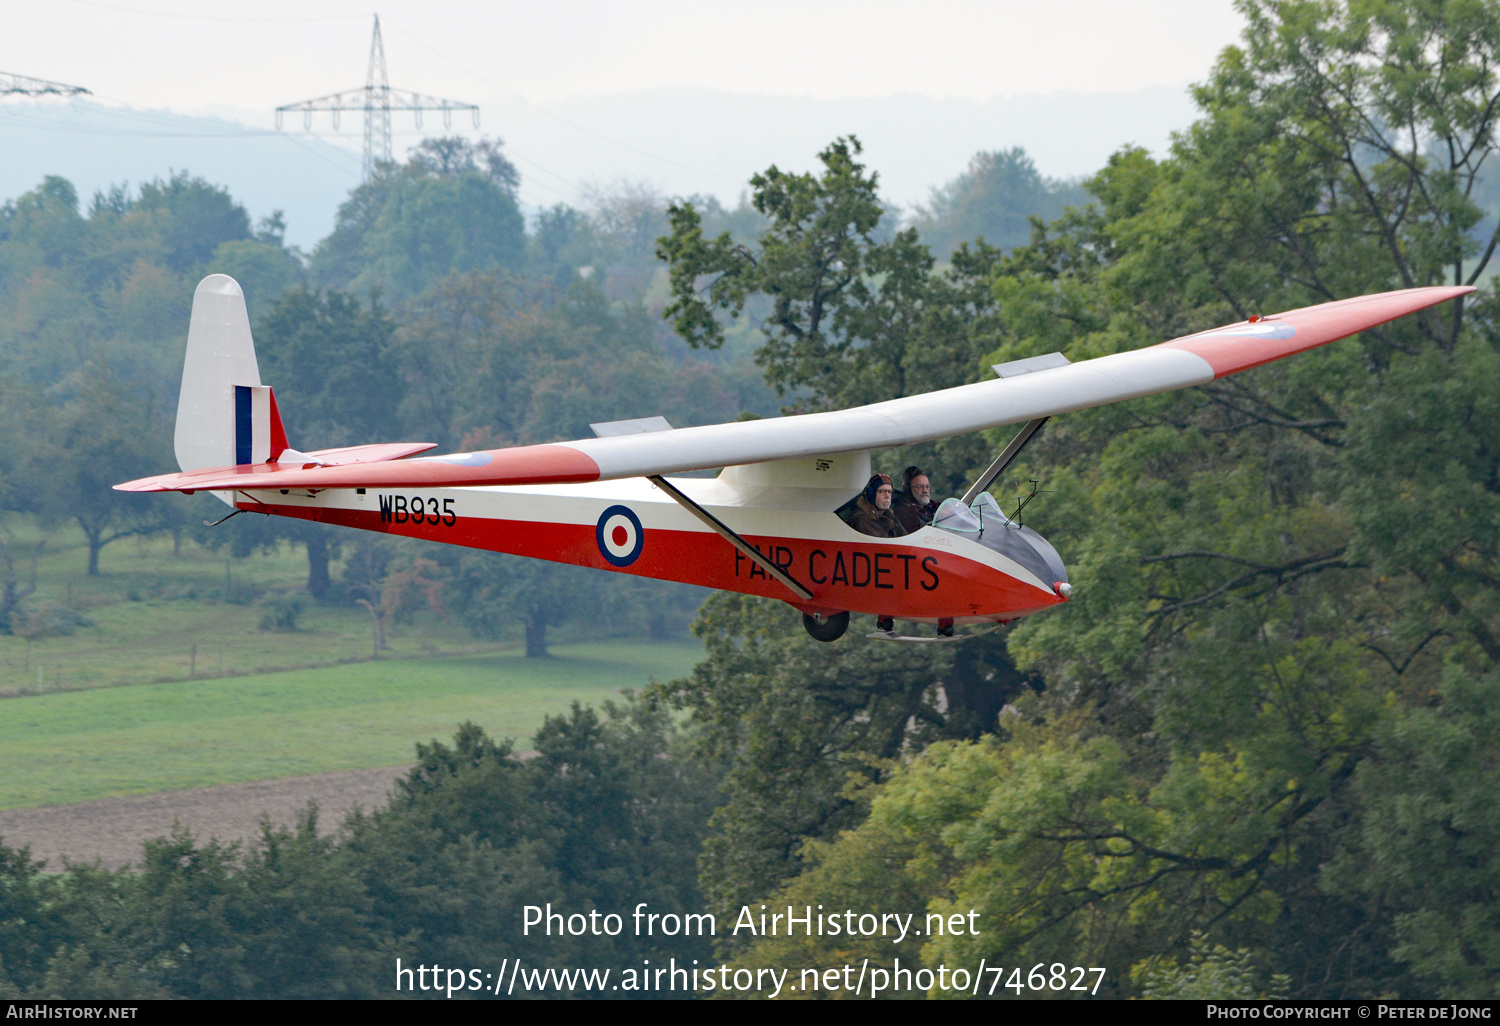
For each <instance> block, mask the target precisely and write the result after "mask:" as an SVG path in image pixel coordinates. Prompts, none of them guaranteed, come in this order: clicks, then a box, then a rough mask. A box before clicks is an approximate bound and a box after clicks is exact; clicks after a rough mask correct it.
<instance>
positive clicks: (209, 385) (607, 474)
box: [115, 274, 1474, 641]
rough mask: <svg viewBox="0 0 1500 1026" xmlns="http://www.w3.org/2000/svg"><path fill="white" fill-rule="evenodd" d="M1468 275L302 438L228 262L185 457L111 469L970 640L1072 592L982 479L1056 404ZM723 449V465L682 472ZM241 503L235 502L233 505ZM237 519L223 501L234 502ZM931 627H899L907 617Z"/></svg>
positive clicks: (210, 296)
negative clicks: (1075, 343) (855, 394)
mask: <svg viewBox="0 0 1500 1026" xmlns="http://www.w3.org/2000/svg"><path fill="white" fill-rule="evenodd" d="M1472 291H1474V290H1473V289H1472V288H1470V287H1467V286H1452V287H1431V288H1416V289H1403V290H1401V291H1397V292H1384V293H1380V294H1378V295H1371V296H1360V297H1358V298H1355V299H1345V300H1340V301H1338V302H1333V303H1323V304H1320V305H1318V306H1309V307H1304V308H1302V309H1298V310H1290V311H1287V312H1285V313H1281V314H1276V315H1272V316H1268V317H1252V318H1251V319H1249V320H1247V321H1242V322H1240V323H1238V324H1231V325H1228V326H1225V327H1222V328H1215V329H1213V330H1211V331H1204V332H1200V333H1198V334H1196V335H1189V336H1186V337H1184V338H1179V339H1174V340H1172V341H1170V342H1163V343H1161V344H1159V345H1154V346H1149V347H1147V348H1144V349H1138V350H1135V351H1133V352H1126V353H1117V354H1115V355H1112V356H1105V357H1100V358H1098V359H1094V360H1087V361H1082V362H1079V363H1071V362H1069V361H1068V360H1067V358H1066V357H1064V356H1063V355H1062V354H1061V353H1052V354H1049V355H1046V356H1038V357H1032V358H1029V359H1025V360H1018V361H1015V362H1013V363H1008V364H1001V365H997V366H996V367H995V373H996V376H995V377H994V378H993V379H991V380H987V381H982V382H979V383H977V384H971V385H962V386H959V387H957V388H949V389H944V390H942V391H938V392H929V393H926V394H924V395H915V396H908V397H906V398H902V399H892V400H890V401H888V402H882V403H875V404H872V405H870V406H861V407H858V408H856V409H851V410H839V411H834V412H828V413H811V414H804V415H801V416H791V417H779V418H774V419H767V420H752V421H740V422H736V423H732V424H714V425H708V426H704V427H690V428H678V429H674V428H672V426H671V425H670V424H668V423H667V422H666V420H665V419H663V418H661V417H651V418H646V419H642V420H630V421H615V422H611V423H606V424H595V425H592V427H593V428H594V430H595V434H596V435H597V436H598V437H595V438H587V439H580V440H578V441H571V442H557V443H549V444H546V445H526V446H516V447H513V448H508V449H492V450H486V451H482V452H469V453H455V454H452V455H444V456H419V455H417V454H418V453H423V452H426V451H428V450H430V449H432V448H434V446H433V445H431V444H429V443H410V444H379V445H363V446H352V447H347V448H341V449H323V450H317V451H313V452H299V451H297V450H295V449H293V448H291V447H290V446H289V445H288V443H287V438H286V432H285V430H284V429H283V428H282V424H281V416H280V413H279V412H278V410H277V407H276V397H275V395H274V393H273V392H272V390H271V388H270V387H269V386H266V385H262V384H261V381H260V371H259V369H258V367H257V365H256V360H255V347H254V344H253V342H252V340H251V336H250V322H249V318H248V317H247V315H246V312H245V300H244V295H243V293H242V292H241V291H240V287H239V284H238V283H237V282H235V280H234V279H233V278H230V277H228V276H227V275H222V274H215V275H210V276H209V277H207V278H205V279H204V280H203V281H202V283H200V284H199V286H198V289H197V291H196V293H195V294H194V298H193V312H192V322H191V325H190V327H189V331H188V345H187V356H186V360H185V363H184V366H183V371H182V392H181V395H180V398H179V400H178V407H177V424H176V435H175V450H176V455H177V462H178V464H179V466H180V467H181V470H182V472H181V473H177V474H166V475H162V476H159V477H149V478H142V479H140V480H138V481H130V482H128V483H125V484H120V485H116V486H115V487H116V488H117V489H120V490H122V491H129V492H187V493H189V494H191V493H193V492H197V491H209V492H213V493H214V494H216V495H218V496H219V498H221V499H223V500H224V501H225V502H226V503H228V504H229V505H231V506H233V507H234V508H235V511H236V513H238V512H245V511H248V512H256V513H267V514H274V515H277V516H288V517H299V518H301V519H304V520H312V521H317V522H319V523H328V524H340V525H343V526H345V527H356V528H361V529H364V530H369V531H380V532H384V533H387V534H395V535H403V536H407V537H413V538H423V539H427V540H429V541H438V542H447V543H449V544H455V545H467V546H470V547H473V548H479V549H489V550H492V551H496V552H508V553H512V554H515V555H519V556H531V557H536V558H539V559H550V560H554V561H556V562H560V563H573V564H577V565H579V566H588V567H594V568H595V569H599V570H614V571H619V572H621V573H629V574H638V575H641V576H644V577H656V578H661V579H663V580H669V581H683V582H687V583H690V584H699V585H704V586H706V587H710V588H721V589H725V590H729V591H736V592H743V593H745V594H750V595H762V596H767V597H771V598H778V599H782V600H784V601H786V602H788V603H790V604H791V605H793V606H795V607H796V608H797V609H799V610H801V612H802V614H803V624H804V626H805V627H806V628H807V631H808V633H809V634H811V635H812V636H813V637H814V638H817V639H819V640H821V641H833V640H836V639H837V638H838V637H840V636H841V635H842V634H843V633H844V631H845V630H846V629H847V627H848V623H849V614H850V613H851V612H853V613H869V614H873V615H874V616H875V617H876V618H877V625H878V628H879V629H878V630H877V632H876V634H873V635H871V637H882V638H891V639H894V640H907V641H918V640H920V641H945V640H957V639H956V638H955V634H954V625H955V624H977V625H989V626H993V625H996V624H1000V623H1006V622H1009V621H1011V620H1015V619H1017V618H1018V617H1022V616H1027V615H1029V614H1031V613H1036V612H1040V611H1041V610H1044V609H1048V608H1050V607H1052V606H1056V605H1059V604H1061V603H1064V602H1066V601H1068V597H1069V595H1070V594H1071V593H1072V586H1071V585H1070V584H1069V583H1068V573H1067V570H1066V568H1065V567H1064V565H1063V562H1062V560H1061V558H1060V557H1059V556H1058V554H1057V551H1056V550H1055V549H1054V548H1053V547H1052V546H1051V545H1049V544H1048V543H1047V542H1046V540H1045V539H1043V538H1042V537H1041V536H1040V535H1039V534H1037V533H1036V532H1035V531H1034V530H1032V529H1031V528H1029V527H1024V526H1022V525H1020V524H1019V523H1016V522H1015V521H1013V520H1011V519H1009V518H1007V517H1006V516H1005V515H1004V514H1003V513H1002V512H1001V510H1000V509H999V507H998V506H997V505H996V503H995V501H994V499H993V498H991V497H990V496H989V495H988V494H987V493H986V491H985V489H986V488H988V487H989V485H990V484H991V483H992V482H993V481H994V480H995V478H996V477H997V476H998V475H999V474H1000V473H1001V471H1003V470H1004V469H1005V467H1006V465H1007V464H1008V463H1009V462H1010V461H1011V460H1013V459H1014V458H1015V456H1016V455H1017V453H1019V452H1020V450H1021V448H1022V447H1023V446H1024V445H1025V444H1026V442H1027V441H1029V440H1030V438H1031V437H1032V436H1033V435H1034V434H1035V433H1036V431H1037V430H1038V429H1039V428H1040V427H1041V425H1042V424H1043V423H1044V422H1045V421H1046V420H1047V418H1049V417H1052V416H1055V415H1057V414H1060V413H1068V412H1070V411H1073V410H1081V409H1086V408H1088V407H1091V406H1100V405H1103V404H1105V403H1112V402H1119V401H1120V400H1123V399H1134V398H1137V397H1140V396H1146V395H1152V394H1155V393H1158V392H1166V391H1170V390H1173V389H1178V388H1187V387H1189V386H1192V385H1201V384H1205V383H1207V382H1210V381H1213V380H1215V379H1217V378H1221V377H1224V376H1226V375H1229V374H1236V373H1238V372H1240V371H1243V370H1248V369H1250V368H1251V367H1257V366H1259V365H1261V364H1263V363H1268V362H1270V361H1272V360H1279V359H1281V358H1282V357H1286V356H1291V355H1293V354H1295V353H1300V352H1302V351H1304V350H1307V349H1312V348H1314V347H1316V346H1321V345H1324V344H1326V343H1328V342H1333V341H1335V340H1337V339H1341V338H1345V337H1347V336H1349V335H1353V334H1355V333H1357V332H1360V331H1364V330H1366V329H1368V328H1373V327H1375V326H1376V325H1379V324H1383V323H1385V322H1386V321H1390V320H1393V319H1395V318H1397V317H1402V316H1404V315H1406V314H1409V313H1413V312H1415V311H1418V310H1422V309H1424V308H1426V307H1429V306H1433V305H1434V304H1437V303H1442V302H1444V301H1446V300H1449V299H1454V298H1456V297H1458V296H1462V295H1464V294H1465V293H1468V292H1472ZM1007 424H1022V425H1024V426H1023V427H1022V428H1021V430H1020V431H1019V433H1018V434H1017V435H1016V436H1015V437H1014V438H1013V439H1012V440H1011V442H1010V444H1009V445H1007V446H1006V447H1005V449H1004V450H1003V451H1002V452H1001V453H1000V454H999V456H998V457H997V458H996V459H995V461H994V463H992V464H991V465H990V467H989V468H988V469H987V470H986V471H985V472H984V473H983V474H982V475H980V477H979V478H978V479H977V480H976V481H975V482H974V483H973V485H972V486H971V487H970V488H969V489H968V491H967V493H966V494H965V495H964V496H963V497H962V498H954V499H948V500H947V501H946V502H944V503H943V504H942V506H941V507H940V508H939V510H938V512H937V514H936V516H935V517H934V520H933V523H932V525H931V526H928V527H924V528H922V529H921V530H919V531H917V532H916V533H914V534H910V535H907V536H905V537H902V538H890V539H885V538H871V537H868V536H866V535H863V534H860V533H858V532H856V531H855V530H854V529H853V528H851V527H849V526H848V525H847V524H845V523H844V521H843V520H842V519H840V517H839V516H837V515H836V511H837V510H838V509H839V508H840V507H842V506H844V505H845V504H846V503H847V502H848V501H849V500H850V498H851V497H852V496H854V495H856V494H858V493H859V492H860V490H861V489H862V488H863V487H864V486H865V483H866V481H867V480H868V479H869V477H870V451H871V450H872V449H879V448H887V447H892V446H902V445H911V444H913V443H917V442H926V441H931V440H933V439H937V438H944V437H947V436H950V435H956V434H962V433H965V432H970V431H981V430H985V429H988V428H996V427H1001V426H1004V425H1007ZM714 468H723V469H722V470H720V472H719V474H718V476H716V477H713V478H682V477H678V478H672V477H669V476H668V475H672V474H681V473H685V472H688V471H695V470H708V469H714ZM229 515H230V516H234V515H235V513H231V514H229ZM226 519H227V518H226ZM896 619H900V620H903V621H907V622H915V623H928V624H934V625H936V627H937V635H938V636H937V637H935V638H931V637H923V638H915V637H913V638H903V637H901V636H899V635H897V634H896V633H895V630H894V621H895V620H896Z"/></svg>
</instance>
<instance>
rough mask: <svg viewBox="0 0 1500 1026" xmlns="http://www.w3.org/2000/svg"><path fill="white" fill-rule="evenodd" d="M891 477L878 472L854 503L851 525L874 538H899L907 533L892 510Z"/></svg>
mask: <svg viewBox="0 0 1500 1026" xmlns="http://www.w3.org/2000/svg"><path fill="white" fill-rule="evenodd" d="M893 491H894V489H892V487H891V479H890V478H888V477H886V476H885V475H884V474H876V475H875V476H874V477H872V478H870V480H869V482H868V483H866V485H865V490H864V491H863V492H862V493H860V496H859V498H858V499H857V500H855V503H854V516H853V517H851V518H850V519H849V526H850V527H852V528H854V529H855V530H856V531H859V532H860V533H861V534H868V535H870V536H871V537H874V538H899V537H901V536H902V535H903V534H905V533H906V529H905V528H903V527H902V526H901V521H899V520H897V519H896V514H895V513H893V512H891V495H892V492H893Z"/></svg>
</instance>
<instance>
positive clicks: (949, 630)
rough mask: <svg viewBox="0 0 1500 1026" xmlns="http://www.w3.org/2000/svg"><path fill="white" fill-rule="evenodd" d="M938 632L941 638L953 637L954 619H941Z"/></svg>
mask: <svg viewBox="0 0 1500 1026" xmlns="http://www.w3.org/2000/svg"><path fill="white" fill-rule="evenodd" d="M937 632H938V637H940V638H951V637H953V621H952V620H939V621H938V625H937Z"/></svg>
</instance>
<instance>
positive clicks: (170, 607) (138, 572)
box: [0, 526, 567, 696]
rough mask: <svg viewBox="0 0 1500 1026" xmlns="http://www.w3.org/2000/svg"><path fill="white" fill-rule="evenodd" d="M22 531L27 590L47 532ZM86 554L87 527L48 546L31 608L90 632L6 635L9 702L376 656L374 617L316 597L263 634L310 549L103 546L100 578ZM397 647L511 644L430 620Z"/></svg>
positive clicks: (404, 629) (433, 650)
mask: <svg viewBox="0 0 1500 1026" xmlns="http://www.w3.org/2000/svg"><path fill="white" fill-rule="evenodd" d="M12 535H13V537H14V539H15V541H14V544H13V545H12V550H11V551H12V554H13V555H14V556H16V557H17V558H16V563H17V573H18V576H19V577H20V578H21V579H22V583H25V580H26V579H27V578H28V577H29V573H30V561H29V559H23V558H20V557H22V556H24V554H26V553H29V552H30V546H31V545H32V544H34V541H35V537H40V536H39V535H37V536H35V537H32V536H29V535H28V534H27V532H26V531H25V529H24V526H22V527H21V528H20V529H19V530H14V531H12ZM87 558H88V552H87V549H86V548H85V547H84V546H83V544H82V536H81V535H79V534H78V532H77V531H76V530H74V531H71V532H70V531H59V532H56V533H55V534H53V535H52V536H50V537H49V538H48V539H47V544H46V546H45V547H44V548H43V550H42V557H41V559H40V561H39V566H38V587H37V592H36V594H35V595H34V596H33V597H32V599H31V604H33V605H35V604H53V605H58V606H65V607H67V608H70V609H76V610H77V611H79V612H80V613H81V614H82V615H83V616H85V617H86V618H87V619H88V620H89V621H90V622H91V625H90V626H87V627H80V628H78V629H76V630H75V631H74V632H73V633H72V634H69V635H67V636H63V637H42V638H37V639H35V640H32V641H28V640H26V639H25V638H22V637H16V636H8V635H0V696H4V695H17V694H32V693H37V692H47V691H57V690H76V689H78V688H90V687H101V686H113V685H120V684H141V683H148V682H152V681H167V680H186V679H188V678H190V677H198V678H202V677H221V676H225V675H235V674H245V673H264V672H267V671H269V670H279V669H292V668H300V667H310V666H328V665H333V664H337V663H340V662H347V661H353V660H362V659H368V658H369V657H370V655H371V627H370V619H369V616H368V615H366V614H365V613H364V612H363V611H362V610H360V609H358V608H351V607H347V606H345V607H336V606H335V607H329V606H319V605H316V604H313V603H310V602H309V603H308V604H307V606H306V611H305V612H304V613H303V615H302V618H301V622H300V623H299V625H298V626H299V629H298V630H296V631H292V632H285V633H279V632H275V631H264V630H261V628H260V625H261V621H262V620H263V619H264V617H265V615H266V612H267V610H266V608H265V607H264V605H263V604H262V601H263V600H264V599H265V598H270V597H275V596H278V595H296V594H300V593H301V589H302V586H303V585H304V583H305V582H306V578H307V558H306V556H305V555H303V554H302V551H301V550H300V549H293V548H291V547H290V546H284V547H283V548H282V549H280V550H278V551H276V552H272V553H256V554H254V555H252V556H249V557H246V558H243V559H233V560H231V559H229V558H228V557H226V556H224V555H222V554H220V553H216V552H212V551H210V550H207V549H203V548H202V547H200V546H198V545H195V544H193V543H191V542H185V543H184V544H183V545H182V548H181V551H180V552H176V553H174V551H173V546H172V542H171V539H169V538H165V537H163V538H152V539H149V540H139V541H138V540H134V539H131V540H125V541H120V542H117V543H115V544H114V545H111V546H109V547H107V548H106V549H105V550H104V554H103V556H102V558H101V560H100V574H99V576H98V577H88V576H86V575H85V574H84V569H85V567H86V564H87ZM226 596H227V598H226ZM257 597H258V598H257ZM559 640H567V639H565V638H561V637H560V638H559ZM387 641H388V643H389V645H390V650H389V651H388V652H387V653H385V655H386V656H388V657H394V658H400V657H403V656H431V655H438V654H442V655H454V654H474V653H480V652H494V651H497V650H499V649H501V648H505V647H509V645H502V644H497V643H495V642H484V641H478V640H476V639H475V638H473V637H472V636H471V635H470V633H469V632H468V631H467V630H466V629H465V628H464V627H463V625H462V624H458V623H454V622H452V621H450V620H444V619H442V618H440V617H436V616H433V615H431V614H429V613H422V614H418V616H417V618H416V619H415V620H414V621H413V622H412V623H408V624H390V625H388V626H387Z"/></svg>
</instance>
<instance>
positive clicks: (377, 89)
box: [276, 14, 479, 181]
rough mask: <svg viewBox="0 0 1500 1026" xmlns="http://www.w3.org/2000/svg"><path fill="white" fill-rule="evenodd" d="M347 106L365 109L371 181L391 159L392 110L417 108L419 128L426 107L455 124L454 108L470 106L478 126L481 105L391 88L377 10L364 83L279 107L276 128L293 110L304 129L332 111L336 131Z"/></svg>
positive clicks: (367, 170) (446, 123)
mask: <svg viewBox="0 0 1500 1026" xmlns="http://www.w3.org/2000/svg"><path fill="white" fill-rule="evenodd" d="M345 110H360V111H364V113H365V167H364V175H365V181H369V180H370V176H371V175H373V174H374V173H375V166H376V164H378V163H385V162H389V161H390V159H391V111H393V110H409V111H412V112H414V113H415V114H416V120H417V127H418V128H421V127H422V112H423V111H424V110H440V111H442V112H443V127H444V128H451V127H452V125H453V112H454V111H456V110H467V111H471V112H472V113H473V116H474V127H475V128H478V127H479V108H478V106H476V105H475V104H472V103H460V102H459V101H458V100H444V99H441V98H439V97H436V96H423V95H422V94H421V93H413V92H408V91H406V90H404V89H392V88H391V83H390V81H389V80H388V79H387V78H386V74H385V44H384V43H382V42H381V40H380V15H378V14H377V15H375V35H374V37H373V38H372V39H371V40H370V67H369V70H368V71H367V72H366V73H365V87H364V88H363V89H349V90H346V91H344V92H342V93H333V94H332V95H330V96H320V97H318V98H317V99H315V100H303V101H302V102H301V103H289V104H287V105H286V106H284V107H277V108H276V128H277V130H278V131H280V129H281V116H282V115H283V114H285V113H287V112H289V111H291V112H300V113H301V114H302V128H303V130H304V131H311V130H312V117H313V115H314V114H316V113H318V112H321V111H329V112H331V113H332V114H333V128H334V131H338V127H339V112H340V111H345Z"/></svg>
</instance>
